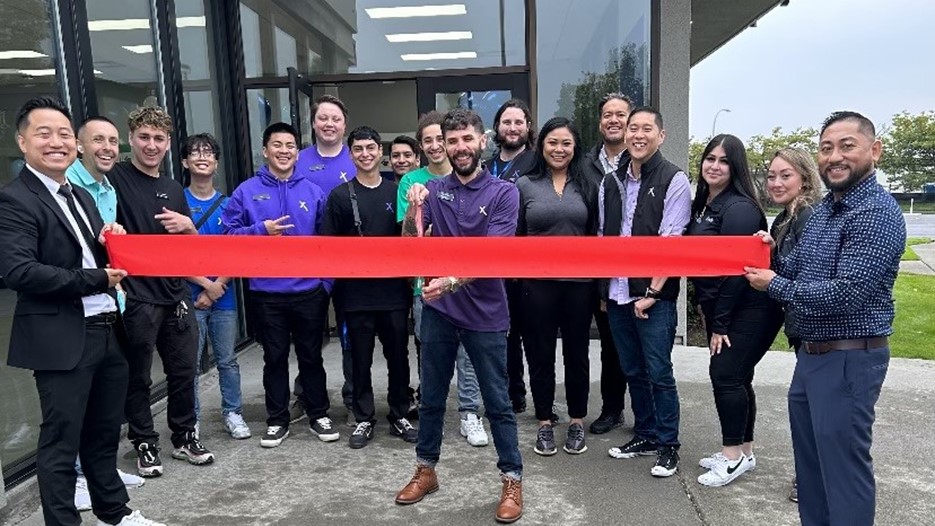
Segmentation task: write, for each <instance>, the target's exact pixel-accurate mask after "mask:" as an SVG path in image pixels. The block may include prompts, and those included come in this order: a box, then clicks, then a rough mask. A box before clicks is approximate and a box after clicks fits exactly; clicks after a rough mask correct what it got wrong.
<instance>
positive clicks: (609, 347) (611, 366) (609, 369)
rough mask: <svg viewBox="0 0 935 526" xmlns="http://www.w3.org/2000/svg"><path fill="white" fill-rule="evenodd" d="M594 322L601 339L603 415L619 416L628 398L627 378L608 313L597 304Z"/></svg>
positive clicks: (597, 302) (598, 302)
mask: <svg viewBox="0 0 935 526" xmlns="http://www.w3.org/2000/svg"><path fill="white" fill-rule="evenodd" d="M594 321H595V323H597V333H598V335H599V336H600V338H601V414H602V415H617V414H620V413H621V412H622V411H623V408H624V404H625V400H626V396H627V377H626V376H625V375H624V374H623V368H622V367H620V355H619V353H617V347H616V346H615V345H614V335H613V333H611V332H610V322H608V321H607V313H606V312H604V311H602V310H601V305H600V301H596V302H595V307H594Z"/></svg>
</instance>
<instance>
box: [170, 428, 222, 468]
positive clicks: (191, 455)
mask: <svg viewBox="0 0 935 526" xmlns="http://www.w3.org/2000/svg"><path fill="white" fill-rule="evenodd" d="M172 458H174V459H178V460H187V461H188V463H189V464H193V465H195V466H203V465H205V464H210V463H212V462H214V453H212V452H210V451H208V448H206V447H205V446H204V445H202V443H201V441H200V440H198V437H196V436H195V433H194V431H191V432H188V433H186V435H185V442H182V443H181V444H179V445H177V446H175V449H173V450H172Z"/></svg>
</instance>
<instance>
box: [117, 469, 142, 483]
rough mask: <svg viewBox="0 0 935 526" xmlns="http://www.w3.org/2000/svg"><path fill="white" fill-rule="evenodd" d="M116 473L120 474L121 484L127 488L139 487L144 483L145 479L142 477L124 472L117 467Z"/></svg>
mask: <svg viewBox="0 0 935 526" xmlns="http://www.w3.org/2000/svg"><path fill="white" fill-rule="evenodd" d="M117 474H118V475H120V482H123V485H124V486H126V487H128V488H140V487H142V486H143V484H145V483H146V479H144V478H143V477H137V476H136V475H133V474H131V473H124V472H123V471H120V470H119V469H118V470H117Z"/></svg>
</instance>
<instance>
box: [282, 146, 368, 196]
mask: <svg viewBox="0 0 935 526" xmlns="http://www.w3.org/2000/svg"><path fill="white" fill-rule="evenodd" d="M295 174H296V175H300V176H302V177H305V178H306V179H308V180H309V181H311V182H313V183H315V184H317V185H318V186H319V187H320V188H321V191H322V192H324V194H325V198H327V197H328V196H329V195H331V191H332V190H334V188H335V187H336V186H338V185H341V184H344V183H346V182H348V181H350V180H351V179H353V178H354V176H356V175H357V168H355V167H354V161H352V160H351V151H350V150H349V149H348V147H347V145H345V146H342V147H341V152H340V153H338V154H337V155H335V156H334V157H322V156H321V154H319V153H318V147H317V146H315V145H314V144H313V145H311V146H309V147H308V148H306V149H304V150H302V151H300V152H299V159H298V160H297V161H296V163H295Z"/></svg>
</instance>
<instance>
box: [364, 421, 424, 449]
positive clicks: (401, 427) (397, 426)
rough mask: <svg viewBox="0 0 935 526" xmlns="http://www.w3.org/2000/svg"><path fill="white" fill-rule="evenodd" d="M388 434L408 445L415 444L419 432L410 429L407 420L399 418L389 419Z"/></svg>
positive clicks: (412, 428)
mask: <svg viewBox="0 0 935 526" xmlns="http://www.w3.org/2000/svg"><path fill="white" fill-rule="evenodd" d="M390 434H391V435H393V436H394V437H400V438H402V439H403V441H405V442H409V443H410V444H415V443H416V442H418V441H419V430H418V429H416V428H414V427H412V424H410V423H409V420H407V419H405V418H400V419H398V420H393V419H390ZM352 438H353V437H352Z"/></svg>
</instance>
